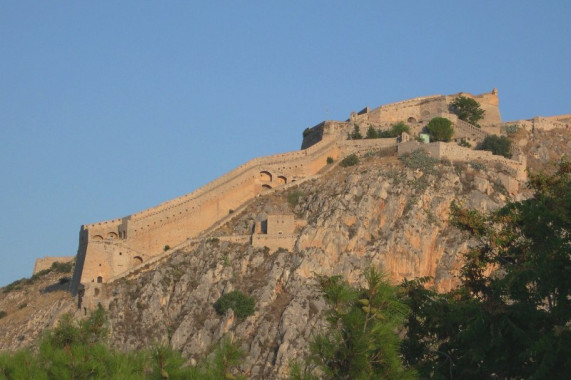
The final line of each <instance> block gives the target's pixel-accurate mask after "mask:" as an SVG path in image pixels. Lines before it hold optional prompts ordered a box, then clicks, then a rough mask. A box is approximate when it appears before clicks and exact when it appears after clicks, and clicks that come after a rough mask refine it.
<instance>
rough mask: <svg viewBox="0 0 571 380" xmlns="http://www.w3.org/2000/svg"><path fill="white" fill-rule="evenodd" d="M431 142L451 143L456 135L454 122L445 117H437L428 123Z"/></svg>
mask: <svg viewBox="0 0 571 380" xmlns="http://www.w3.org/2000/svg"><path fill="white" fill-rule="evenodd" d="M427 128H428V133H429V134H430V141H450V139H451V138H452V135H453V134H454V128H453V127H452V122H451V121H450V120H448V119H447V118H445V117H435V118H434V119H432V120H430V122H428V126H427Z"/></svg>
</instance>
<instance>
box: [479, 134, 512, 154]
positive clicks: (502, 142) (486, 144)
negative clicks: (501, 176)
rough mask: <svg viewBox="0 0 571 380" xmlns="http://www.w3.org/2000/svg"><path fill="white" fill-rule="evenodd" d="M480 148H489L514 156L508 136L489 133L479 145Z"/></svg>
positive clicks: (489, 149) (494, 151)
mask: <svg viewBox="0 0 571 380" xmlns="http://www.w3.org/2000/svg"><path fill="white" fill-rule="evenodd" d="M478 149H480V150H488V151H490V152H492V153H493V154H496V155H499V156H504V157H506V158H512V153H511V150H512V143H511V141H510V139H508V138H507V137H506V136H496V135H488V136H486V137H485V138H484V141H482V142H481V143H480V145H479V146H478Z"/></svg>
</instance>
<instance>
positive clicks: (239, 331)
mask: <svg viewBox="0 0 571 380" xmlns="http://www.w3.org/2000/svg"><path fill="white" fill-rule="evenodd" d="M473 166H475V167H473ZM499 174H500V173H499V172H498V171H497V170H492V169H486V168H483V167H481V166H478V165H470V164H454V165H453V164H451V163H436V164H434V165H433V167H431V168H429V169H427V170H420V169H416V170H413V169H410V168H407V167H405V166H403V164H402V163H401V162H400V161H399V160H397V159H396V158H395V157H388V158H386V157H385V158H380V157H375V156H372V157H369V158H365V159H364V160H362V161H361V163H360V164H359V165H357V166H355V167H351V168H340V167H339V168H335V169H333V170H331V171H330V172H329V173H327V174H325V175H323V176H322V177H320V178H318V179H316V180H314V181H310V182H306V183H304V184H302V185H300V186H299V187H298V188H297V189H291V190H289V191H290V192H291V191H296V192H298V194H300V195H299V197H297V198H298V201H297V204H289V203H288V201H287V199H288V196H287V195H288V194H287V193H286V194H283V193H274V194H272V195H268V196H265V197H260V198H259V199H258V200H257V201H256V202H255V203H254V204H252V205H251V206H249V207H248V208H247V209H245V210H244V211H243V212H242V214H241V215H239V216H237V218H236V219H234V220H233V222H232V223H233V224H234V225H235V226H236V227H231V228H225V230H226V231H229V232H230V231H236V232H241V229H244V228H246V227H241V226H249V225H251V221H252V220H256V218H258V216H259V215H261V214H272V213H274V212H276V210H277V211H279V212H281V213H283V212H284V211H286V210H285V209H289V211H290V212H293V213H294V214H295V215H296V218H297V219H302V220H305V222H306V223H303V224H301V225H302V227H300V228H299V229H298V238H297V240H296V244H295V248H294V250H293V252H289V251H287V250H282V249H280V250H277V251H276V252H270V250H269V249H262V248H253V247H251V246H250V245H247V244H242V245H239V244H233V243H229V242H226V241H224V240H223V239H220V240H219V239H216V238H210V239H206V240H204V241H203V242H202V243H200V244H199V245H198V246H197V247H196V248H194V249H189V250H186V251H185V250H181V251H179V252H176V253H174V254H173V255H172V256H171V257H170V258H169V259H168V261H167V262H166V263H163V264H161V265H160V266H157V267H156V268H154V269H151V270H149V271H147V272H145V273H141V274H140V275H139V276H138V277H135V278H133V279H123V280H120V281H117V282H115V283H113V284H109V285H108V289H107V293H108V294H109V295H110V296H111V298H110V299H109V303H108V305H105V306H106V307H108V308H109V316H110V323H111V329H112V341H113V344H114V345H115V346H116V347H118V348H122V349H136V348H141V347H145V346H147V345H149V344H151V343H155V342H163V343H169V344H171V345H172V346H173V347H175V348H177V349H180V350H182V352H183V353H184V355H185V356H186V357H188V358H189V360H191V361H193V360H198V359H199V358H201V357H203V356H204V355H206V354H208V352H209V350H210V349H211V348H212V346H213V344H215V343H216V342H217V341H218V340H219V339H221V338H222V337H223V336H229V337H231V338H232V339H233V340H234V341H236V342H238V343H239V344H240V345H241V346H242V348H243V349H244V350H245V351H246V352H247V356H246V359H245V362H244V364H243V365H242V367H241V371H242V372H243V373H244V374H247V375H249V376H251V377H252V378H255V379H281V378H287V376H288V371H289V364H290V362H291V361H292V360H301V359H302V358H303V357H304V356H305V354H306V350H307V348H308V343H309V341H311V338H312V336H314V334H315V333H316V332H318V331H320V330H321V329H322V328H323V327H324V322H323V320H322V318H321V317H322V315H323V312H324V310H325V308H326V304H325V302H324V300H323V299H322V297H321V294H320V292H319V289H318V287H317V282H316V276H317V275H337V274H341V275H343V276H344V277H345V278H347V279H348V280H349V281H350V282H353V283H355V284H360V283H361V281H362V280H363V272H364V270H365V269H366V268H368V267H369V266H371V265H373V266H376V267H379V268H381V270H383V271H384V272H385V273H386V274H387V276H389V278H390V279H391V280H393V281H394V282H395V283H396V282H399V281H401V280H402V279H403V278H408V279H412V278H415V277H420V276H431V277H432V278H433V285H434V286H435V287H436V288H437V289H439V290H448V289H450V288H451V287H452V286H454V285H455V284H456V283H457V277H456V274H457V272H458V269H459V268H460V266H461V262H462V253H463V252H465V251H466V250H467V248H468V245H469V241H467V240H466V237H465V236H462V234H461V233H460V232H459V231H458V230H457V229H455V228H454V227H452V226H451V225H450V223H449V214H450V204H451V202H452V201H455V202H457V203H461V204H463V205H464V206H467V207H472V208H477V209H480V210H492V209H495V208H497V207H499V206H501V205H503V204H504V202H505V200H506V196H507V192H506V191H505V189H504V188H503V187H502V185H501V181H500V177H499ZM232 290H240V291H242V292H244V293H246V294H248V295H250V296H252V297H253V298H254V299H255V300H256V308H255V313H254V314H253V315H251V316H249V317H247V318H245V319H243V320H241V319H239V318H238V317H236V316H235V315H234V314H233V313H232V311H228V312H227V313H226V314H225V315H218V314H217V313H216V312H215V310H214V308H213V304H214V302H215V301H216V300H217V299H218V298H219V297H220V296H221V295H223V294H224V293H227V292H230V291H232Z"/></svg>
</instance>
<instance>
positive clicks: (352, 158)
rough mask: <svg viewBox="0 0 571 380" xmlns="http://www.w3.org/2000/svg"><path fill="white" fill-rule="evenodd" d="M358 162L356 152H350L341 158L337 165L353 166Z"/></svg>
mask: <svg viewBox="0 0 571 380" xmlns="http://www.w3.org/2000/svg"><path fill="white" fill-rule="evenodd" d="M358 163H359V157H357V155H356V154H350V155H348V156H347V157H345V158H344V159H343V160H341V162H340V163H339V165H341V166H342V167H344V168H346V167H347V166H354V165H357V164H358Z"/></svg>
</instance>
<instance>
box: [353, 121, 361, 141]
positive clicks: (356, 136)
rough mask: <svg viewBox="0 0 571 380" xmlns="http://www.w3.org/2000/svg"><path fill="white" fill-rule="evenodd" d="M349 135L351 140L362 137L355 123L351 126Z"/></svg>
mask: <svg viewBox="0 0 571 380" xmlns="http://www.w3.org/2000/svg"><path fill="white" fill-rule="evenodd" d="M350 136H351V139H352V140H360V139H362V138H363V135H362V134H361V129H360V127H359V126H358V125H357V124H355V125H354V126H353V132H351V135H350Z"/></svg>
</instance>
